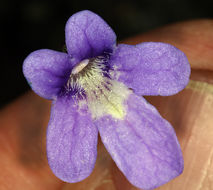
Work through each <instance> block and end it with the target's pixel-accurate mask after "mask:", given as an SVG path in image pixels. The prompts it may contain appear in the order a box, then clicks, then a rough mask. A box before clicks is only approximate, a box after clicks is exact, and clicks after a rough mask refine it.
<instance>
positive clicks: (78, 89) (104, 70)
mask: <svg viewBox="0 0 213 190" xmlns="http://www.w3.org/2000/svg"><path fill="white" fill-rule="evenodd" d="M113 72H114V71H113V70H112V68H110V66H109V64H108V58H107V57H105V56H98V57H96V58H92V59H85V60H83V61H81V62H80V63H79V64H77V65H76V66H75V67H74V68H73V69H72V72H71V74H70V78H69V80H68V82H67V86H66V89H67V90H68V91H70V92H71V94H72V97H73V98H74V99H77V102H78V103H82V102H84V101H85V100H86V102H87V104H88V107H89V110H90V111H91V113H92V117H93V118H99V117H102V116H104V115H106V114H110V115H111V116H113V117H114V118H119V119H121V118H123V117H124V115H125V106H124V100H125V99H126V98H127V97H128V94H129V90H128V88H127V87H126V86H125V85H124V84H122V83H120V82H118V81H115V80H113V79H112V78H111V76H112V75H113Z"/></svg>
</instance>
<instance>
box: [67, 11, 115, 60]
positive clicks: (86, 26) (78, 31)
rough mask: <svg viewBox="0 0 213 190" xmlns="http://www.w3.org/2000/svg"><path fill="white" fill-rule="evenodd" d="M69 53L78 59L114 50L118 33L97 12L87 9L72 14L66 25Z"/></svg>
mask: <svg viewBox="0 0 213 190" xmlns="http://www.w3.org/2000/svg"><path fill="white" fill-rule="evenodd" d="M65 34H66V45H67V50H68V53H69V54H70V55H71V56H72V57H73V58H75V59H77V60H79V61H80V60H82V59H85V58H90V57H96V56H98V55H101V54H102V53H103V52H104V51H112V50H113V46H115V43H116V35H115V33H114V31H113V30H112V29H111V28H110V26H109V25H108V24H107V23H106V22H105V21H104V20H103V19H102V18H101V17H99V16H98V15H97V14H95V13H93V12H91V11H88V10H85V11H80V12H78V13H76V14H74V15H72V16H71V17H70V18H69V20H68V21H67V24H66V27H65Z"/></svg>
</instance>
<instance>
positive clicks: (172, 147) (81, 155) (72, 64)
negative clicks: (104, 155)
mask: <svg viewBox="0 0 213 190" xmlns="http://www.w3.org/2000/svg"><path fill="white" fill-rule="evenodd" d="M65 33H66V46H67V51H68V53H62V52H57V51H53V50H48V49H42V50H38V51H35V52H32V53H31V54H30V55H29V56H28V57H27V58H26V59H25V61H24V65H23V72H24V75H25V77H26V78H27V80H28V82H29V84H30V85H31V87H32V89H33V90H34V91H35V92H36V93H37V94H38V95H40V96H41V97H44V98H47V99H51V100H53V104H52V109H51V117H50V121H49V125H48V130H47V156H48V162H49V165H50V167H51V169H52V171H53V172H54V174H55V175H56V176H57V177H59V178H60V179H61V180H63V181H66V182H70V183H73V182H78V181H81V180H83V179H85V178H86V177H88V176H89V175H90V173H91V172H92V170H93V168H94V165H95V160H96V155H97V139H98V132H99V133H100V136H101V139H102V141H103V143H104V145H105V147H106V149H107V150H108V152H109V153H110V155H111V156H112V158H113V160H114V161H115V163H116V164H117V166H118V168H119V169H120V170H121V171H122V172H123V174H124V175H125V176H126V178H127V179H128V180H129V181H130V182H131V183H132V184H133V185H135V186H136V187H139V188H143V189H152V188H155V187H158V186H160V185H162V184H164V183H166V182H168V181H169V180H171V179H173V178H174V177H176V176H178V175H179V174H180V173H181V172H182V170H183V158H182V153H181V149H180V145H179V143H178V140H177V137H176V135H175V132H174V130H173V128H172V126H171V125H170V124H169V123H168V122H167V121H166V120H165V119H163V118H162V117H161V116H160V114H159V113H158V111H157V110H156V109H155V108H154V107H153V106H151V105H150V104H149V103H147V101H146V100H145V99H144V98H143V97H141V95H162V96H168V95H172V94H175V93H177V92H179V91H180V90H182V89H183V88H184V87H185V86H186V85H187V83H188V80H189V75H190V66H189V63H188V61H187V58H186V56H185V55H184V53H182V52H181V51H180V50H178V49H177V48H175V47H173V46H171V45H169V44H165V43H160V42H148V43H141V44H138V45H134V46H133V45H124V44H119V45H116V35H115V33H114V32H113V30H112V29H111V28H110V27H109V26H108V25H107V24H106V22H105V21H104V20H102V19H101V18H100V17H99V16H98V15H96V14H94V13H92V12H90V11H81V12H78V13H76V14H74V15H73V16H71V17H70V19H69V20H68V21H67V24H66V28H65Z"/></svg>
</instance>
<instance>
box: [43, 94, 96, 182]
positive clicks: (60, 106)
mask: <svg viewBox="0 0 213 190" xmlns="http://www.w3.org/2000/svg"><path fill="white" fill-rule="evenodd" d="M97 136H98V131H97V128H96V127H95V126H94V125H93V124H92V119H91V117H90V114H89V113H88V110H87V106H86V105H82V106H81V107H80V106H78V105H77V104H75V103H74V102H73V101H72V100H70V99H69V98H59V99H57V100H56V101H55V102H54V103H53V107H52V110H51V118H50V122H49V125H48V131H47V157H48V162H49V165H50V167H51V169H52V171H53V173H54V174H55V175H56V176H57V177H58V178H60V179H61V180H63V181H66V182H70V183H74V182H78V181H81V180H83V179H84V178H86V177H88V176H89V175H90V173H91V172H92V170H93V168H94V165H95V161H96V155H97Z"/></svg>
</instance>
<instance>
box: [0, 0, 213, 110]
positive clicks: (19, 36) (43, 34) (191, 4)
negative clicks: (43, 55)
mask: <svg viewBox="0 0 213 190" xmlns="http://www.w3.org/2000/svg"><path fill="white" fill-rule="evenodd" d="M84 9H89V10H91V11H93V12H95V13H97V14H99V15H100V16H101V17H102V18H104V19H105V20H106V21H107V22H108V24H109V25H110V26H111V27H112V28H113V29H114V31H115V32H116V34H117V38H118V41H119V40H122V39H124V38H128V37H131V36H134V35H137V34H140V33H143V32H146V31H149V30H151V29H154V28H157V27H160V26H163V25H166V24H170V23H173V22H178V21H182V20H190V19H198V18H213V11H212V10H213V1H212V0H209V1H208V0H202V1H194V0H118V1H115V0H84V1H83V0H55V1H53V0H25V1H24V0H22V1H15V0H13V1H11V0H0V23H1V26H0V44H1V46H0V48H1V51H0V52H1V54H0V55H1V69H0V86H1V87H0V89H1V93H0V107H3V106H4V105H6V104H7V103H9V102H10V101H12V100H14V99H15V98H16V97H18V96H19V95H21V94H23V93H24V92H25V91H27V90H28V89H29V86H28V84H27V82H26V80H25V78H24V76H23V74H22V63H23V60H24V59H25V57H26V56H27V55H28V54H29V53H30V52H32V51H34V50H37V49H42V48H49V49H54V50H58V51H61V50H62V49H63V46H64V26H65V23H66V21H67V19H68V18H69V17H70V16H71V15H72V14H73V13H75V12H77V11H80V10H84Z"/></svg>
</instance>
